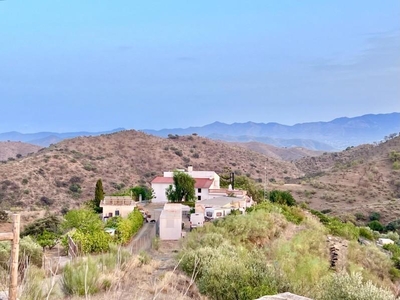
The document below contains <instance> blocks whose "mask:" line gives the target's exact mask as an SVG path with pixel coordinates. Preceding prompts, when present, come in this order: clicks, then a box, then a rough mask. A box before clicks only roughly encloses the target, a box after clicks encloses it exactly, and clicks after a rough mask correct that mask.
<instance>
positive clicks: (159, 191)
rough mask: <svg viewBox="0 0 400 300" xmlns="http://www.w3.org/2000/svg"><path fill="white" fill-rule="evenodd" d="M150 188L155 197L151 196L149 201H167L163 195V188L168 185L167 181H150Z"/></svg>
mask: <svg viewBox="0 0 400 300" xmlns="http://www.w3.org/2000/svg"><path fill="white" fill-rule="evenodd" d="M151 187H152V189H153V190H154V194H155V196H156V198H153V199H152V200H151V202H153V203H165V202H168V199H167V196H166V195H165V189H167V188H168V187H169V184H167V183H152V184H151Z"/></svg>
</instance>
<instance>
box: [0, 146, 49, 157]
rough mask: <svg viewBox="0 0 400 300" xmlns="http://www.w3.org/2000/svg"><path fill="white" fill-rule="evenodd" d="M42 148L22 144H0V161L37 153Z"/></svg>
mask: <svg viewBox="0 0 400 300" xmlns="http://www.w3.org/2000/svg"><path fill="white" fill-rule="evenodd" d="M41 148H42V147H40V146H37V145H32V144H28V143H21V142H0V161H5V160H8V159H15V158H16V157H17V156H18V157H19V156H26V155H28V154H29V153H35V152H37V151H39V149H41Z"/></svg>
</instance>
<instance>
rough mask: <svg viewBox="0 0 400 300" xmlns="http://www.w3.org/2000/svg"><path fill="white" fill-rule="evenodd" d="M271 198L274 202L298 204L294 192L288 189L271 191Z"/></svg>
mask: <svg viewBox="0 0 400 300" xmlns="http://www.w3.org/2000/svg"><path fill="white" fill-rule="evenodd" d="M269 200H270V201H271V202H274V203H279V204H285V205H288V206H294V205H296V200H294V198H293V196H292V194H291V193H290V192H288V191H279V190H273V191H271V192H270V193H269Z"/></svg>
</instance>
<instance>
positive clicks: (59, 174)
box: [0, 130, 302, 209]
mask: <svg viewBox="0 0 400 300" xmlns="http://www.w3.org/2000/svg"><path fill="white" fill-rule="evenodd" d="M188 164H192V165H193V167H194V169H198V170H215V171H216V172H217V173H222V172H226V170H228V169H230V170H232V171H235V173H236V174H238V175H240V174H243V175H245V174H247V175H249V176H250V177H252V178H254V179H255V180H257V181H259V182H261V181H262V179H263V178H264V172H265V171H264V166H265V167H266V171H267V172H268V173H274V174H275V178H277V179H278V180H282V181H283V179H284V177H291V178H296V177H299V176H301V175H302V173H301V172H299V171H298V169H297V168H296V166H294V165H293V164H291V163H289V162H284V161H279V160H275V159H273V158H266V157H265V156H263V155H262V154H260V153H257V152H252V151H250V150H247V149H244V148H242V147H238V146H235V145H229V144H226V143H222V142H217V141H212V140H209V139H206V138H202V137H199V136H193V135H191V136H185V137H174V138H172V139H171V138H169V139H164V138H159V137H155V136H151V135H147V134H145V133H142V132H138V131H134V130H129V131H121V132H117V133H114V134H106V135H101V136H96V137H78V138H74V139H70V140H65V141H62V142H60V143H58V144H54V145H52V146H50V147H48V148H44V149H42V150H41V151H39V152H38V153H36V154H33V155H29V156H28V157H25V158H22V159H18V160H16V161H10V162H7V163H6V164H2V165H0V205H1V206H2V207H3V208H7V207H11V206H19V207H22V206H24V207H25V206H26V207H28V208H30V209H40V208H43V207H46V206H50V208H54V209H61V208H62V207H63V206H74V205H78V204H79V203H82V202H83V201H86V200H89V199H91V198H92V197H93V193H94V187H95V184H96V181H97V179H99V178H102V180H103V186H104V190H105V193H106V194H112V193H115V192H118V191H119V190H121V189H124V188H125V187H129V186H133V185H136V184H149V183H150V181H151V180H152V179H153V178H154V177H155V176H157V175H162V172H163V171H167V170H173V169H175V168H185V167H186V166H187V165H188Z"/></svg>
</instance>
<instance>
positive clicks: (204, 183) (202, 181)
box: [151, 176, 214, 189]
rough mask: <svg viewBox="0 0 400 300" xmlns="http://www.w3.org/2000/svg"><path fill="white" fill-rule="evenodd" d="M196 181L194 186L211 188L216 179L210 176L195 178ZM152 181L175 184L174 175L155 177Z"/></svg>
mask: <svg viewBox="0 0 400 300" xmlns="http://www.w3.org/2000/svg"><path fill="white" fill-rule="evenodd" d="M194 180H195V181H196V183H195V184H194V187H195V188H196V189H206V188H209V187H210V186H211V185H212V183H213V182H214V179H209V178H194ZM151 183H161V184H173V183H174V179H173V178H172V177H161V176H159V177H156V178H154V179H153V180H152V181H151Z"/></svg>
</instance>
